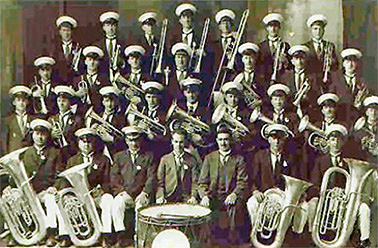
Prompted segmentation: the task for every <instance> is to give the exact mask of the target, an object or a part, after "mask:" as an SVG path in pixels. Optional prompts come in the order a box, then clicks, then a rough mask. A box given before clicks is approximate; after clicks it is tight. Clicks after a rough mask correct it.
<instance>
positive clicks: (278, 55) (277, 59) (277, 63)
mask: <svg viewBox="0 0 378 248" xmlns="http://www.w3.org/2000/svg"><path fill="white" fill-rule="evenodd" d="M285 50H286V44H285V42H284V41H282V40H281V42H280V44H279V46H278V48H277V50H276V52H275V56H274V64H273V73H272V76H271V79H270V80H271V81H273V82H276V81H277V74H278V71H279V70H280V67H282V63H283V58H282V56H283V55H284V54H285Z"/></svg>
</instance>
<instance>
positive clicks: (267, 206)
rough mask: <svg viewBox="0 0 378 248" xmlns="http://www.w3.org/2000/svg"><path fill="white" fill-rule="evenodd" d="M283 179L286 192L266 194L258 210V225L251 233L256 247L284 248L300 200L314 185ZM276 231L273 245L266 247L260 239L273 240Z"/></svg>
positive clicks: (288, 178) (289, 178) (295, 179)
mask: <svg viewBox="0 0 378 248" xmlns="http://www.w3.org/2000/svg"><path fill="white" fill-rule="evenodd" d="M283 178H284V180H285V191H282V190H280V189H278V188H272V189H268V190H267V191H265V192H264V196H265V197H264V200H263V202H262V203H260V206H259V209H258V210H257V217H256V223H255V224H254V226H253V228H252V233H251V241H252V243H253V245H254V246H255V247H259V248H267V247H269V248H276V247H277V248H278V247H281V246H282V243H283V241H284V239H285V234H286V231H287V229H288V228H289V226H290V224H291V220H292V218H293V215H294V213H295V212H297V210H298V209H299V206H298V202H299V199H300V197H301V195H302V194H303V193H304V192H305V191H306V190H307V189H308V188H309V187H310V186H311V185H312V184H311V183H308V182H306V181H303V180H300V179H297V178H294V177H290V176H287V175H283ZM274 231H276V236H275V239H274V241H273V243H271V244H269V245H264V244H262V243H261V242H260V241H259V239H260V240H261V239H263V240H264V239H265V240H266V239H269V238H271V237H272V234H273V232H274ZM259 236H260V237H259Z"/></svg>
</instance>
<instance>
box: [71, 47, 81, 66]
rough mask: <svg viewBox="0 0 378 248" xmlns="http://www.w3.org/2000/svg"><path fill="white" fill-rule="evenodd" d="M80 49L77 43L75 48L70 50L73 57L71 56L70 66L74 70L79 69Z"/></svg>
mask: <svg viewBox="0 0 378 248" xmlns="http://www.w3.org/2000/svg"><path fill="white" fill-rule="evenodd" d="M82 50H83V49H82V48H80V47H79V43H77V45H76V48H75V50H73V51H72V53H73V58H72V63H71V67H72V68H73V70H74V71H76V72H78V71H79V62H80V57H81V51H82Z"/></svg>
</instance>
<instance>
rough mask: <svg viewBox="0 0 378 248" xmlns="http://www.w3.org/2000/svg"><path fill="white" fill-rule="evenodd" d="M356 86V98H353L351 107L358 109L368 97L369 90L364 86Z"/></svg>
mask: <svg viewBox="0 0 378 248" xmlns="http://www.w3.org/2000/svg"><path fill="white" fill-rule="evenodd" d="M356 86H357V90H358V91H357V94H356V97H355V98H354V102H353V106H354V107H356V108H357V109H359V108H360V107H361V106H362V103H363V102H364V100H365V98H366V97H367V96H368V94H369V90H368V89H367V88H366V86H364V85H363V86H360V85H358V84H357V85H356Z"/></svg>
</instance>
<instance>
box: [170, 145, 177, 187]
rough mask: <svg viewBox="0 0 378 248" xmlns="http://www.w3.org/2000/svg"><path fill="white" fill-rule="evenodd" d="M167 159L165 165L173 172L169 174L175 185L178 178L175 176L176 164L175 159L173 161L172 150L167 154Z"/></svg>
mask: <svg viewBox="0 0 378 248" xmlns="http://www.w3.org/2000/svg"><path fill="white" fill-rule="evenodd" d="M167 160H168V161H167V166H168V167H169V169H170V170H171V171H172V172H173V173H172V174H173V175H170V176H172V180H173V181H174V182H175V185H176V186H177V185H178V178H177V174H178V166H177V165H176V161H175V157H174V155H173V152H171V153H170V154H169V156H168V157H167Z"/></svg>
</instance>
